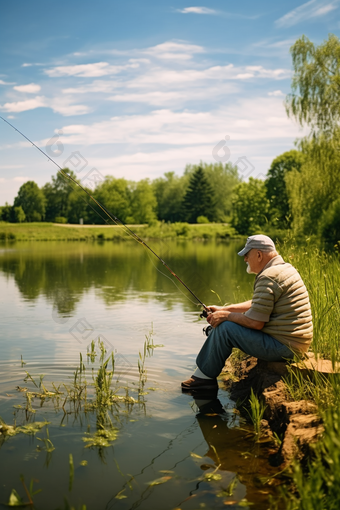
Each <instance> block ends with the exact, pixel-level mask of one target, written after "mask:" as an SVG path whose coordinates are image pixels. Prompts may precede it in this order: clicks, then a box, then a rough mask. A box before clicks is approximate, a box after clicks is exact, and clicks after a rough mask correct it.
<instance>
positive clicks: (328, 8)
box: [313, 4, 337, 16]
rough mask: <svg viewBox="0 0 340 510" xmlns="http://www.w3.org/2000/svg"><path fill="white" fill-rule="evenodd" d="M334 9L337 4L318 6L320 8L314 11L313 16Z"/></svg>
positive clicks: (321, 14)
mask: <svg viewBox="0 0 340 510" xmlns="http://www.w3.org/2000/svg"><path fill="white" fill-rule="evenodd" d="M335 9H337V6H336V5H334V4H328V5H324V6H323V7H320V9H318V10H317V11H315V13H314V14H313V16H324V15H325V14H328V13H329V12H331V11H334V10H335Z"/></svg>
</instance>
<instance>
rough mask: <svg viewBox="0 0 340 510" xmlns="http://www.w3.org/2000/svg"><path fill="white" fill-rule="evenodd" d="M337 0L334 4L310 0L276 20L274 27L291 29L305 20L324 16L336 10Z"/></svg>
mask: <svg viewBox="0 0 340 510" xmlns="http://www.w3.org/2000/svg"><path fill="white" fill-rule="evenodd" d="M338 5H339V0H335V1H334V2H331V3H328V4H326V3H325V2H322V1H321V2H320V1H318V0H310V1H309V2H306V3H305V4H302V5H300V6H299V7H297V8H296V9H293V10H292V11H290V12H288V13H287V14H285V15H284V16H282V17H281V18H279V19H278V20H276V22H275V23H276V25H277V26H279V27H291V26H293V25H296V24H297V23H300V22H301V21H305V20H307V19H311V18H315V17H319V16H324V15H325V14H328V13H329V12H331V11H333V10H335V9H337V8H338Z"/></svg>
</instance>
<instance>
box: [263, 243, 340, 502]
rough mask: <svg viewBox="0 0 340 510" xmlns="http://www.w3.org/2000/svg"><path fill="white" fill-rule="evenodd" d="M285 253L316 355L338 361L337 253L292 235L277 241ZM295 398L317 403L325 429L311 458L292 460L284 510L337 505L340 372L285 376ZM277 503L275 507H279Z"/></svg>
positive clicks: (339, 296)
mask: <svg viewBox="0 0 340 510" xmlns="http://www.w3.org/2000/svg"><path fill="white" fill-rule="evenodd" d="M279 249H280V253H281V254H282V255H283V257H284V258H285V259H286V260H287V261H289V262H291V263H292V264H293V265H294V266H295V267H296V268H297V269H298V270H299V272H300V274H301V276H302V278H303V279H304V282H305V284H306V287H307V288H308V292H309V296H310V300H311V306H312V311H313V322H314V339H313V343H312V350H313V351H314V353H315V355H316V356H319V357H320V358H328V359H331V360H332V362H333V364H335V363H336V362H338V361H339V360H340V328H339V323H340V294H339V289H340V260H339V255H338V254H336V253H325V252H323V251H320V250H319V249H318V248H315V245H314V243H312V242H310V243H308V242H307V245H305V246H301V244H300V243H295V242H294V240H292V239H290V240H289V241H286V243H284V244H282V245H281V246H279ZM286 383H287V389H288V392H289V393H290V396H291V397H292V398H293V399H294V400H300V399H306V400H310V401H313V402H315V403H316V404H317V406H318V410H319V414H320V415H321V417H322V420H323V425H324V428H325V431H324V434H323V436H322V438H321V439H320V441H319V442H318V443H317V445H316V446H315V456H314V458H313V459H311V461H310V463H309V464H308V465H307V466H306V465H302V464H301V463H299V462H295V463H293V465H292V479H293V483H294V487H295V491H292V488H291V487H289V488H287V490H285V491H284V493H283V494H282V500H281V503H282V501H284V503H285V508H286V509H287V510H298V509H303V510H314V509H315V510H317V509H318V510H319V509H333V508H334V509H335V508H339V505H340V491H339V485H340V440H339V432H340V374H333V375H330V376H328V377H326V376H324V375H322V374H318V373H316V374H314V375H313V376H311V377H310V378H304V377H302V376H297V375H294V374H293V373H292V374H291V376H289V377H288V378H287V379H286ZM276 505H277V502H276V503H275V504H274V503H273V508H277V506H276Z"/></svg>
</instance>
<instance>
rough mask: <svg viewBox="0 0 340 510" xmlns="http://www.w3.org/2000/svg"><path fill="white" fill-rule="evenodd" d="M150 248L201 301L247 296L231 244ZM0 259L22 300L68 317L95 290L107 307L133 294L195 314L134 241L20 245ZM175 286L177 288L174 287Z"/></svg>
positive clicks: (171, 279) (192, 304)
mask: <svg viewBox="0 0 340 510" xmlns="http://www.w3.org/2000/svg"><path fill="white" fill-rule="evenodd" d="M149 244H150V245H151V246H152V247H153V249H154V250H155V251H156V253H158V254H159V255H160V256H161V257H162V258H163V259H164V260H165V261H166V262H167V264H168V265H169V266H170V267H171V268H172V270H174V271H175V272H176V274H178V276H179V277H180V278H182V280H183V281H184V282H185V283H186V284H187V285H188V286H189V288H191V289H192V291H193V292H194V293H195V294H196V295H197V296H198V297H199V299H200V300H201V301H203V302H205V303H207V304H208V303H211V302H216V299H217V298H216V295H213V294H212V292H211V289H213V290H214V291H215V292H217V293H218V294H219V295H220V296H221V300H222V301H223V302H226V301H228V302H230V301H233V300H234V298H235V296H234V294H233V292H232V289H235V288H236V287H238V289H241V290H242V292H243V293H244V294H245V295H249V293H250V287H251V279H250V278H249V276H248V275H246V273H245V271H244V267H243V261H242V260H241V258H240V257H238V256H237V246H236V244H235V242H230V243H225V242H220V243H218V242H214V241H209V242H206V243H204V242H192V241H183V242H178V241H166V242H164V241H150V242H149ZM14 247H15V249H14V250H13V249H12V250H8V251H6V250H4V252H3V253H2V255H1V256H0V271H2V272H3V273H4V274H5V275H7V276H11V277H13V278H14V280H15V282H16V285H17V287H18V289H19V291H20V293H21V295H22V296H23V298H24V299H26V300H29V301H32V302H34V301H36V300H37V299H38V298H39V296H45V297H46V300H47V301H48V302H50V303H52V304H53V307H54V309H55V313H56V314H59V315H61V316H65V315H68V314H72V313H74V311H75V308H76V306H77V303H78V302H79V301H80V299H81V298H82V296H83V295H84V294H85V293H87V292H89V291H90V290H91V289H94V290H95V292H96V294H97V295H98V296H99V297H100V298H101V299H102V300H103V302H104V303H105V305H107V306H111V305H113V304H115V303H117V302H119V301H125V300H126V299H128V296H129V297H131V293H132V294H133V293H136V294H138V297H139V299H140V300H142V301H145V302H147V301H149V300H152V299H155V298H157V300H158V301H161V302H162V303H164V304H165V305H166V306H167V307H168V308H172V307H173V306H174V305H175V304H176V303H177V302H181V303H182V305H183V307H184V309H185V310H186V311H193V310H197V304H196V303H195V300H194V298H193V297H192V296H191V294H190V293H189V292H188V291H186V289H185V288H184V287H183V286H182V285H181V284H180V283H179V282H178V281H177V280H176V279H175V278H174V277H172V275H171V274H170V273H169V272H168V271H167V270H166V268H165V267H164V266H163V265H162V264H161V263H160V262H159V261H158V260H157V258H156V257H154V255H152V254H151V253H150V252H149V251H148V250H147V249H143V248H142V247H141V246H138V245H137V243H135V242H132V241H131V242H130V241H127V242H114V243H113V242H105V243H97V242H93V243H79V242H78V243H67V242H66V243H65V242H56V243H54V242H49V243H47V244H41V243H37V242H36V243H18V244H16V245H14ZM176 287H177V288H176Z"/></svg>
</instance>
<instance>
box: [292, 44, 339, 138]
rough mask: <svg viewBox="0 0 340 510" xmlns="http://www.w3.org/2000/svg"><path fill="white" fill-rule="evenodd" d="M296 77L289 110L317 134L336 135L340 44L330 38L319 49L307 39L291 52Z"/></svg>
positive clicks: (293, 82) (296, 45) (295, 45)
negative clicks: (320, 132) (334, 132)
mask: <svg viewBox="0 0 340 510" xmlns="http://www.w3.org/2000/svg"><path fill="white" fill-rule="evenodd" d="M290 51H291V54H292V59H293V68H294V75H293V79H292V93H291V94H289V95H288V96H287V98H286V110H287V114H288V115H289V116H290V117H294V118H295V119H296V120H298V121H299V123H300V124H301V125H308V126H310V127H311V129H312V132H313V133H318V132H319V131H322V132H324V133H329V134H330V133H332V131H333V130H334V128H336V127H337V126H338V122H339V120H340V41H339V39H338V37H336V36H335V35H333V34H330V35H329V37H328V39H327V40H325V41H324V42H323V43H322V44H320V45H319V46H315V45H314V44H313V43H312V42H311V41H310V40H309V39H308V38H307V37H306V36H302V37H301V38H300V39H298V40H297V41H296V42H295V44H294V45H293V46H292V47H291V49H290Z"/></svg>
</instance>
